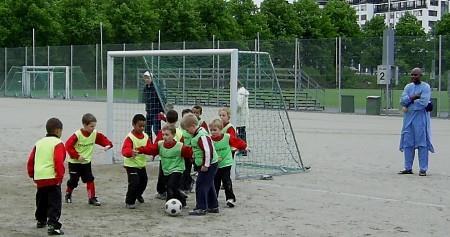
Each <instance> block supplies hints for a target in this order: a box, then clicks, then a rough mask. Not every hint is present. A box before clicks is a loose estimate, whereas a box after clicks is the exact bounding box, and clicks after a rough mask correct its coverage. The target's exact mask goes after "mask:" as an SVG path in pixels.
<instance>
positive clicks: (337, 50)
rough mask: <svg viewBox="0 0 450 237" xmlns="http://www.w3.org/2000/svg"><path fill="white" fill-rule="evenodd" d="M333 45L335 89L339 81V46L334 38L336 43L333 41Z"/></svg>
mask: <svg viewBox="0 0 450 237" xmlns="http://www.w3.org/2000/svg"><path fill="white" fill-rule="evenodd" d="M335 45H336V58H335V60H336V64H335V66H336V71H335V75H336V82H335V86H336V87H338V81H339V76H338V72H339V69H338V68H339V65H338V64H339V58H338V57H339V49H338V48H339V46H338V38H337V37H336V41H335Z"/></svg>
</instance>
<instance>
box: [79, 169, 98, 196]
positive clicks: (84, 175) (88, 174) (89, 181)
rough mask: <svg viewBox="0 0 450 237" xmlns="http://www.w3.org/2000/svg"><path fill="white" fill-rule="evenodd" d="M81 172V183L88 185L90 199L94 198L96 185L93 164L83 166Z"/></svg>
mask: <svg viewBox="0 0 450 237" xmlns="http://www.w3.org/2000/svg"><path fill="white" fill-rule="evenodd" d="M80 171H81V172H80V173H81V175H80V176H81V181H83V183H86V191H87V195H88V198H89V199H91V198H94V197H96V196H95V184H94V179H95V178H94V176H93V175H92V168H91V163H88V164H82V169H81V170H80Z"/></svg>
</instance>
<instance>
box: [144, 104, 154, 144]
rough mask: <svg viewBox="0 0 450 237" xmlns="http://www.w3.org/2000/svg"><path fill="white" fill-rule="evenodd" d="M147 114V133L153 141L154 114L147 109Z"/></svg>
mask: <svg viewBox="0 0 450 237" xmlns="http://www.w3.org/2000/svg"><path fill="white" fill-rule="evenodd" d="M146 115H147V116H146V117H145V128H144V129H145V133H147V135H148V137H149V139H151V141H152V142H153V134H152V116H151V114H150V111H147V114H146Z"/></svg>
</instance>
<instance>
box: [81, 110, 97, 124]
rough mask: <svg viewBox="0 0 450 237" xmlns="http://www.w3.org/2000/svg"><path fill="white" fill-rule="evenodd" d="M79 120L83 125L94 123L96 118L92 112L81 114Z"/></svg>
mask: <svg viewBox="0 0 450 237" xmlns="http://www.w3.org/2000/svg"><path fill="white" fill-rule="evenodd" d="M81 122H82V123H83V124H84V125H88V124H90V123H96V122H97V119H96V118H95V116H94V115H93V114H91V113H87V114H84V115H83V117H82V118H81Z"/></svg>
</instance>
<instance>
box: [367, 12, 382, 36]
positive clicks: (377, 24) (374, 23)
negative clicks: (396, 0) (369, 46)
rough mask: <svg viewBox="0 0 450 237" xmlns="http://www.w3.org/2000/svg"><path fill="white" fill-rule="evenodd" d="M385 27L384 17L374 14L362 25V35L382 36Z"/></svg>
mask: <svg viewBox="0 0 450 237" xmlns="http://www.w3.org/2000/svg"><path fill="white" fill-rule="evenodd" d="M386 28H387V26H386V24H385V23H384V17H382V16H375V17H373V18H372V19H370V20H369V21H367V22H366V24H364V25H363V26H362V33H363V35H364V37H383V31H384V30H385V29H386Z"/></svg>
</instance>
